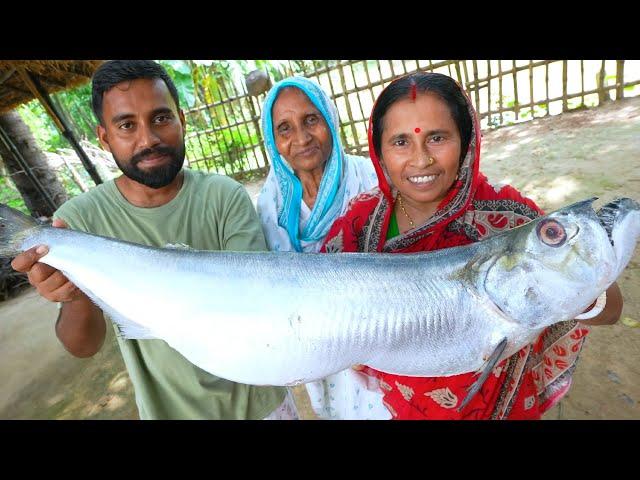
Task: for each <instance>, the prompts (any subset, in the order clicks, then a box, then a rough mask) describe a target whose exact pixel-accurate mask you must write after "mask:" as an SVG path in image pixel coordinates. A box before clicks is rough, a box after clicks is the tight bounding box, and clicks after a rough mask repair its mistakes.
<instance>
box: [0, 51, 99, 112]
mask: <svg viewBox="0 0 640 480" xmlns="http://www.w3.org/2000/svg"><path fill="white" fill-rule="evenodd" d="M101 63H102V60H0V113H3V112H6V111H8V110H11V109H13V108H15V107H17V106H18V105H20V104H22V103H26V102H29V101H30V100H33V98H34V95H33V93H32V92H31V90H30V88H29V86H28V85H27V84H26V83H25V81H24V79H23V75H21V73H20V70H21V69H24V70H25V71H27V72H29V73H31V75H32V76H33V77H35V78H37V80H38V81H39V82H40V84H41V85H42V86H43V87H44V89H45V90H46V91H47V92H48V93H50V94H51V93H54V92H57V91H60V90H66V89H68V88H72V87H76V86H78V85H82V84H83V83H85V82H88V81H89V80H90V79H91V75H93V72H94V71H95V70H96V68H98V66H99V65H100V64H101Z"/></svg>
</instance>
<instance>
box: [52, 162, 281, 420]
mask: <svg viewBox="0 0 640 480" xmlns="http://www.w3.org/2000/svg"><path fill="white" fill-rule="evenodd" d="M183 171H184V183H183V185H182V188H181V189H180V191H179V192H178V194H177V195H176V197H175V198H174V199H173V200H171V201H170V202H169V203H167V204H165V205H162V206H160V207H156V208H141V207H136V206H133V205H131V204H130V203H129V202H128V201H127V200H126V199H125V198H124V197H123V196H122V194H121V193H120V191H119V190H118V188H117V187H116V185H115V182H114V181H113V180H110V181H108V182H106V183H104V184H102V185H99V186H97V187H95V188H93V189H91V190H90V191H88V192H86V193H83V194H82V195H79V196H77V197H75V198H73V199H71V200H69V201H68V202H66V203H65V204H64V205H62V206H61V207H60V208H59V209H58V211H57V212H56V213H55V218H60V219H62V220H64V221H65V222H66V223H67V225H69V227H70V228H72V229H74V230H81V231H83V232H89V233H95V234H98V235H102V236H105V237H112V238H118V239H121V240H126V241H129V242H135V243H139V244H144V245H150V246H155V247H165V246H167V245H168V244H172V245H176V246H186V247H189V248H193V249H197V250H233V251H251V250H253V251H256V250H267V247H266V244H265V241H264V236H263V234H262V230H261V228H260V222H259V220H258V217H257V215H256V213H255V210H254V208H253V205H252V203H251V200H250V199H249V196H248V195H247V193H246V191H245V189H244V188H243V187H242V185H240V184H239V183H238V182H236V181H235V180H232V179H230V178H228V177H224V176H221V175H215V174H207V173H204V172H200V171H194V170H188V169H184V170H183ZM175 320H176V322H179V321H180V319H179V318H176V319H175ZM115 330H116V336H117V339H118V343H119V345H120V350H121V352H122V356H123V358H124V362H125V365H126V367H127V370H128V372H129V376H130V378H131V381H132V383H133V386H134V390H135V396H136V404H137V406H138V411H139V414H140V418H141V419H262V418H264V417H266V416H267V415H269V414H270V413H271V412H272V411H273V410H275V409H276V408H277V407H278V406H279V405H280V403H282V401H283V400H284V397H285V393H286V391H285V389H284V388H280V387H257V386H250V385H243V384H238V383H234V382H231V381H228V380H224V379H222V378H219V377H216V376H214V375H211V374H209V373H207V372H205V371H204V370H202V369H200V368H198V367H196V366H195V365H193V364H192V363H190V362H189V361H188V360H187V359H185V358H184V357H183V356H182V355H181V354H180V353H178V352H177V351H176V350H174V349H173V348H172V347H170V346H169V345H168V344H167V343H166V342H164V341H163V340H123V339H122V338H120V336H119V335H118V329H117V328H116V329H115Z"/></svg>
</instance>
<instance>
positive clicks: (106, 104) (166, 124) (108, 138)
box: [97, 78, 185, 188]
mask: <svg viewBox="0 0 640 480" xmlns="http://www.w3.org/2000/svg"><path fill="white" fill-rule="evenodd" d="M102 118H103V123H104V126H103V125H98V129H97V133H98V139H99V140H100V143H101V144H102V146H103V147H104V148H105V149H106V150H107V151H109V152H111V154H112V155H113V158H114V160H115V161H116V163H117V164H118V167H119V168H120V170H122V173H124V174H125V175H126V176H127V177H129V178H130V179H131V180H134V181H136V182H138V183H141V184H143V185H146V186H148V187H151V188H161V187H164V186H166V185H168V184H170V183H171V182H172V181H173V180H174V179H175V177H176V175H178V172H180V169H181V168H182V165H183V163H184V156H185V148H184V126H185V121H184V115H183V114H182V111H179V110H178V108H177V106H176V104H175V102H174V100H173V98H172V97H171V93H170V92H169V89H168V88H167V86H166V84H165V83H164V81H163V80H162V79H159V78H154V79H148V78H140V79H136V80H130V81H125V82H121V83H118V84H117V85H115V86H114V87H113V88H111V89H110V90H108V91H106V92H105V93H104V96H103V101H102Z"/></svg>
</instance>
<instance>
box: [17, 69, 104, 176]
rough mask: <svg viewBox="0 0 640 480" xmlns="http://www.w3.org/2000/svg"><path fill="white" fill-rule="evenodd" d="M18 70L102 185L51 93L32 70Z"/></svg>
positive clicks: (88, 170) (88, 169)
mask: <svg viewBox="0 0 640 480" xmlns="http://www.w3.org/2000/svg"><path fill="white" fill-rule="evenodd" d="M17 71H18V73H19V75H20V77H21V78H22V80H23V81H24V83H25V84H26V85H27V86H28V87H29V90H30V91H31V93H32V94H33V95H34V96H35V97H36V98H37V99H38V100H39V101H40V103H41V104H42V106H43V107H44V109H45V110H46V111H47V113H48V114H49V115H50V116H51V119H52V120H53V122H54V123H55V124H56V127H58V130H60V133H62V135H63V136H64V137H65V138H66V139H67V140H68V141H69V143H70V144H71V147H72V148H73V149H74V150H75V151H76V153H77V154H78V157H80V161H81V162H82V164H83V165H84V168H86V169H87V172H89V175H90V176H91V178H92V179H93V181H94V182H95V184H96V185H100V184H101V183H102V179H101V178H100V175H99V174H98V171H97V170H96V167H95V165H94V164H93V163H91V160H90V159H89V157H88V156H87V154H86V153H85V151H84V150H83V149H82V147H81V146H80V144H79V143H78V141H77V140H76V137H75V135H74V134H73V131H71V129H70V128H69V126H68V125H67V124H66V122H65V120H64V118H62V116H61V115H60V114H59V113H58V111H57V110H56V107H55V105H54V104H53V103H52V102H51V99H50V98H49V94H48V93H47V92H46V90H45V89H44V88H42V85H40V82H39V81H38V79H37V78H36V77H35V76H33V75H31V73H30V72H28V71H27V70H25V69H24V68H23V67H18V68H17Z"/></svg>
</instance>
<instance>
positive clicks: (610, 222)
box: [596, 198, 640, 246]
mask: <svg viewBox="0 0 640 480" xmlns="http://www.w3.org/2000/svg"><path fill="white" fill-rule="evenodd" d="M633 210H640V203H638V202H636V201H635V200H633V199H631V198H617V199H615V200H613V201H612V202H609V203H607V204H606V205H604V206H603V207H601V208H600V210H598V211H597V212H596V216H597V217H598V221H599V222H600V225H602V228H604V230H605V231H606V232H607V237H609V242H611V245H612V246H613V237H612V232H613V227H614V225H615V223H616V222H617V221H618V219H620V218H622V217H623V216H625V215H626V214H627V213H628V212H630V211H633Z"/></svg>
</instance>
